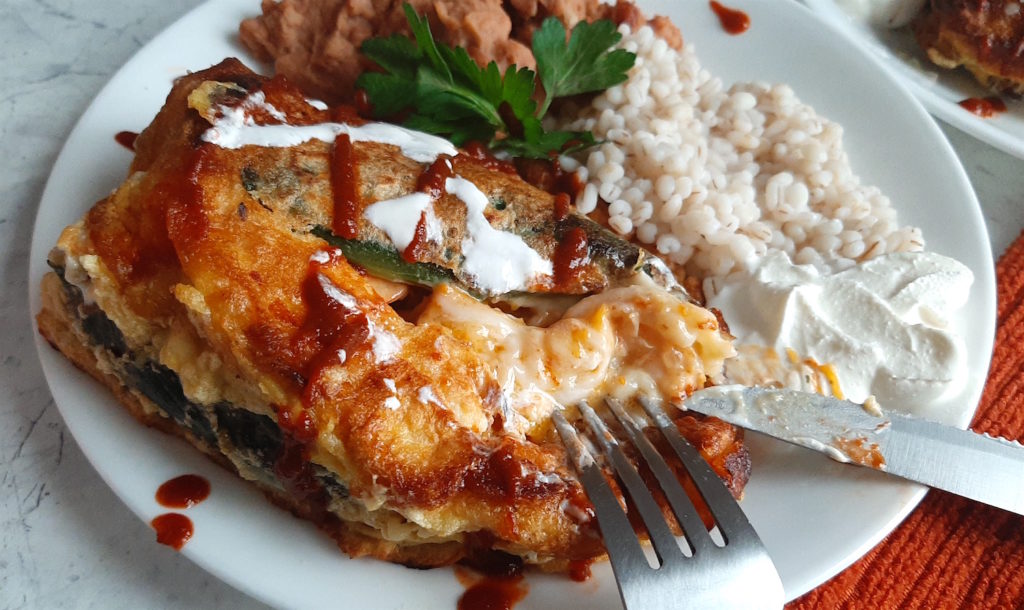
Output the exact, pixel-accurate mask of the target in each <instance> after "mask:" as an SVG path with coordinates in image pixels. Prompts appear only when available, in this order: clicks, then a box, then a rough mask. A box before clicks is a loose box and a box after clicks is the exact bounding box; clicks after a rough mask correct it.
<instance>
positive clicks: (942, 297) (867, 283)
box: [704, 252, 974, 411]
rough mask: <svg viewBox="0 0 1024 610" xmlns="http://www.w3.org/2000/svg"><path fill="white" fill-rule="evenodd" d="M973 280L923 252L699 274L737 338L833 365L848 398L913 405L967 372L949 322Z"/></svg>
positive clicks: (773, 258) (777, 262)
mask: <svg viewBox="0 0 1024 610" xmlns="http://www.w3.org/2000/svg"><path fill="white" fill-rule="evenodd" d="M973 280H974V278H973V275H972V274H971V271H970V270H969V269H967V267H965V266H964V265H963V264H961V263H959V262H958V261H955V260H953V259H951V258H947V257H944V256H941V255H938V254H934V253H929V252H902V253H895V254H888V255H885V256H879V257H877V258H874V259H871V260H869V261H866V262H864V263H861V264H859V265H857V266H855V267H851V268H849V269H846V270H843V271H840V272H837V273H829V272H823V271H820V270H818V269H817V268H815V267H813V266H811V265H794V264H793V263H791V262H790V260H789V257H788V256H786V255H785V254H783V253H777V254H772V255H769V256H768V257H766V258H765V259H763V260H762V261H761V262H760V264H759V265H758V266H757V267H756V268H754V269H753V270H751V271H746V272H738V273H733V274H730V275H729V276H727V277H726V278H713V279H709V280H707V281H706V282H705V285H704V290H705V294H706V296H707V299H708V305H709V306H711V307H717V308H719V309H721V310H722V311H723V312H725V314H726V317H727V319H728V321H729V328H730V330H731V331H732V333H733V334H734V335H735V336H736V337H737V340H738V342H740V343H753V344H762V345H768V346H771V347H773V348H775V350H776V351H778V352H780V353H785V350H786V349H787V348H791V349H793V350H794V351H795V352H796V353H797V354H799V355H800V356H801V357H810V358H814V359H815V360H816V361H818V362H820V363H823V364H824V363H831V364H832V365H833V366H834V367H835V370H836V375H837V377H838V378H839V384H840V387H841V389H842V390H843V393H844V394H845V395H846V397H847V398H848V399H850V400H853V401H855V402H863V401H864V400H866V399H867V398H868V397H869V396H871V395H874V396H875V397H877V399H878V401H879V402H880V403H881V404H882V405H884V406H885V407H886V408H888V409H894V410H901V411H907V410H911V411H913V410H914V409H915V407H919V406H923V405H925V404H926V403H928V402H929V401H931V400H934V399H936V398H938V397H940V396H941V395H943V394H944V393H946V392H947V391H950V390H953V389H954V386H955V382H956V381H957V380H958V379H962V378H963V377H965V376H964V375H962V374H959V373H961V372H962V370H963V367H964V366H965V348H964V344H963V339H962V338H961V337H959V336H956V335H955V334H954V333H952V332H950V331H949V330H947V325H948V318H949V316H951V315H952V314H953V313H954V312H955V311H957V310H958V309H960V308H961V307H962V306H963V305H964V303H965V302H966V299H967V295H968V293H969V289H970V285H971V283H972V282H973Z"/></svg>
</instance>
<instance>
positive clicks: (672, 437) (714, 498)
mask: <svg viewBox="0 0 1024 610" xmlns="http://www.w3.org/2000/svg"><path fill="white" fill-rule="evenodd" d="M640 404H641V405H643V407H644V410H645V411H647V414H648V415H649V416H650V417H651V419H652V420H653V421H654V423H655V424H656V425H657V426H658V428H659V429H661V432H662V434H664V435H665V439H666V440H667V441H668V443H669V445H671V447H672V449H673V450H674V451H675V452H676V455H678V456H679V459H680V460H682V461H683V464H684V465H685V466H686V469H687V470H688V471H689V473H690V477H691V478H692V479H693V483H694V485H696V486H697V489H698V490H699V491H700V494H701V496H702V497H703V498H704V503H705V504H706V505H707V507H708V509H709V510H710V511H711V514H712V516H714V518H715V522H716V523H717V525H718V530H719V531H720V532H721V533H722V537H723V538H724V539H725V542H726V543H727V544H731V543H733V542H734V541H736V542H739V541H742V540H744V539H747V540H750V539H756V536H751V535H749V534H752V533H753V526H751V525H750V521H749V520H748V519H747V516H746V515H745V514H744V513H743V510H742V509H741V508H740V507H739V504H738V503H737V502H736V499H735V498H733V497H732V493H730V492H729V490H728V488H726V486H725V485H722V483H721V479H719V477H718V475H717V474H715V472H714V471H713V470H711V466H709V465H708V463H707V462H706V461H704V458H702V457H701V455H700V453H698V452H697V450H696V449H695V448H694V447H693V445H691V444H690V443H689V442H687V441H686V439H684V438H683V437H682V435H680V434H679V429H678V428H677V427H676V425H675V424H674V423H673V422H672V420H671V419H669V417H668V415H666V414H665V411H664V410H663V409H662V408H661V406H659V405H658V404H657V403H656V402H655V401H653V400H650V399H648V398H640Z"/></svg>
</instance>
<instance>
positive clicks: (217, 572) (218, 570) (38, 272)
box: [28, 0, 995, 603]
mask: <svg viewBox="0 0 1024 610" xmlns="http://www.w3.org/2000/svg"><path fill="white" fill-rule="evenodd" d="M747 2H748V3H761V4H770V1H769V0H747ZM238 3H239V0H207V1H206V2H204V3H202V4H200V5H199V6H196V7H195V8H193V9H191V10H190V11H188V12H186V13H185V14H183V15H182V16H181V17H179V18H178V19H177V20H175V21H174V22H173V23H172V24H170V25H168V26H167V27H166V28H164V29H163V30H162V31H161V32H160V33H159V34H157V35H156V36H154V37H153V38H152V39H151V40H150V41H149V42H147V44H146V45H144V46H143V47H142V48H141V49H139V50H138V51H136V53H135V54H134V55H133V56H132V57H131V58H130V59H128V60H127V61H126V62H125V63H124V64H123V65H121V66H120V67H119V68H118V69H117V70H116V71H115V72H114V73H113V74H112V75H111V77H110V79H108V81H107V82H106V83H105V84H104V85H103V87H102V88H101V89H100V90H99V92H98V93H97V94H96V96H95V97H94V98H93V100H92V101H91V102H90V103H89V105H88V107H87V108H86V109H85V111H84V112H83V113H82V115H81V117H80V118H79V119H78V121H77V122H76V124H75V126H74V128H73V129H72V130H71V131H70V132H69V135H68V137H67V139H66V140H65V144H64V146H63V147H62V149H61V152H60V154H59V155H58V156H57V158H56V160H55V162H54V165H53V169H52V170H51V173H50V176H49V177H48V179H47V182H46V186H45V188H44V190H43V193H42V196H41V198H40V205H39V208H38V209H37V213H36V219H35V222H34V225H33V234H32V235H33V238H32V246H31V249H30V252H31V253H35V252H36V250H37V249H38V248H37V244H36V241H37V236H38V235H39V232H40V224H41V223H42V222H44V219H43V218H42V216H43V214H42V212H43V205H42V204H43V203H44V202H46V201H48V200H49V199H50V198H52V197H55V196H57V195H56V194H53V193H51V190H54V191H56V190H57V189H58V188H59V186H58V185H57V184H56V183H55V180H54V176H55V175H56V174H57V173H58V172H57V170H58V168H60V167H61V166H62V164H65V163H68V162H69V160H68V159H67V158H66V157H67V156H68V155H69V154H70V153H69V152H68V151H69V142H71V141H72V140H73V139H75V138H76V137H79V133H80V131H81V130H83V129H84V127H85V125H87V124H88V120H89V119H90V118H91V116H92V114H93V113H95V112H98V111H99V108H98V104H97V100H98V99H99V98H100V97H101V96H102V95H103V94H104V93H105V92H106V91H107V90H108V89H109V88H110V87H111V85H112V84H113V83H115V82H116V81H117V80H118V79H119V77H120V76H121V75H122V74H123V73H125V72H127V71H128V70H129V69H130V68H131V67H132V65H133V64H134V62H135V61H136V59H137V58H138V57H139V55H140V54H141V53H142V52H143V51H144V50H145V49H147V48H149V47H151V46H153V45H155V44H157V43H158V41H161V40H163V39H164V38H165V37H170V36H171V35H172V33H174V32H175V31H176V30H177V29H178V28H180V27H181V24H182V23H183V22H186V21H189V20H191V19H194V18H196V15H200V14H202V13H203V12H205V11H209V10H212V9H213V8H214V7H218V6H222V5H223V6H233V5H235V4H238ZM641 4H648V3H647V2H643V1H641ZM791 4H793V5H795V6H800V7H801V8H802V9H803V10H808V11H809V9H808V7H806V6H803V5H799V4H796V3H791ZM865 55H867V56H870V57H871V58H872V59H874V60H875V61H876V63H879V61H878V59H877V58H875V57H874V54H872V53H866V52H865ZM889 80H890V81H891V84H893V85H894V86H896V87H898V88H903V89H904V90H906V85H905V83H903V82H900V81H899V80H898V79H895V77H893V76H892V75H891V74H890V75H889ZM912 99H915V100H916V97H915V98H912ZM915 103H917V104H918V108H919V109H920V111H921V114H922V115H923V116H924V118H925V119H927V121H929V122H930V123H931V127H932V129H934V131H935V133H936V134H938V139H939V141H941V142H942V143H944V144H945V147H946V148H947V149H948V154H949V155H950V156H951V158H952V159H953V160H954V161H955V165H956V169H957V170H958V171H959V173H960V174H962V180H964V181H965V182H966V184H967V185H968V186H969V185H970V181H969V179H968V178H967V175H966V171H965V170H964V168H963V165H962V163H961V162H960V160H959V158H958V157H957V156H956V154H955V152H954V151H953V150H952V147H951V145H950V144H949V142H948V140H946V138H945V136H944V135H942V134H941V131H940V130H939V128H938V126H937V125H936V124H935V123H934V121H933V120H932V118H931V117H930V116H929V115H928V114H927V113H926V112H925V111H924V109H923V108H921V107H920V103H919V102H917V101H915ZM970 192H971V195H972V197H971V203H972V204H973V205H972V209H973V211H974V212H975V213H977V215H978V216H979V218H980V215H981V211H980V204H979V203H978V201H977V198H976V196H975V195H974V191H973V188H971V189H970ZM981 229H982V231H983V232H984V233H985V234H984V237H985V244H990V242H989V241H988V236H987V231H986V229H985V225H984V222H983V221H982V222H981ZM985 254H986V256H987V260H988V264H989V267H990V270H989V274H990V275H992V281H991V282H989V285H990V288H991V290H990V293H991V295H988V294H986V295H983V296H985V297H986V298H989V300H991V302H992V303H993V304H994V302H995V301H994V296H995V282H994V271H991V266H992V265H991V264H992V253H991V248H990V246H989V247H986V248H985ZM36 258H37V257H35V256H31V257H30V260H29V270H28V272H29V283H28V289H29V303H30V311H31V312H33V315H34V313H35V312H37V311H38V309H39V304H40V298H39V294H38V290H37V287H38V279H39V278H40V277H41V276H42V272H43V271H45V267H46V265H45V260H38V261H37V260H36ZM988 315H989V316H990V317H991V319H992V324H990V325H989V328H990V329H991V333H990V334H991V335H992V338H993V339H994V332H995V324H994V322H995V308H994V305H993V307H992V311H991V312H990V313H989V314H988ZM35 338H36V347H37V352H38V355H39V358H40V361H41V364H42V367H43V371H44V375H45V376H46V381H47V385H48V386H50V387H51V392H53V389H52V386H51V375H52V374H54V369H55V367H54V366H53V361H55V360H59V359H60V356H59V355H57V354H55V353H52V352H53V350H52V349H51V348H50V346H49V344H47V343H46V341H45V340H43V339H42V337H41V336H40V335H39V334H38V333H36V337H35ZM988 345H989V356H990V355H991V345H992V339H989V340H988ZM48 360H51V361H50V362H48ZM62 364H65V363H61V364H57V365H56V367H57V368H59V367H60V366H61V365H62ZM985 376H987V370H986V372H985ZM84 379H86V380H89V379H90V378H88V377H84ZM982 389H983V384H982V386H981V387H979V388H978V390H977V392H976V394H977V398H978V399H979V400H980V395H981V391H982ZM104 391H105V390H104ZM57 406H58V409H59V410H60V411H61V413H62V416H63V417H64V419H65V422H66V421H67V417H66V416H64V410H65V408H66V407H62V406H61V404H60V403H58V404H57ZM118 408H120V407H119V406H118ZM976 408H977V401H975V407H974V409H973V410H972V413H973V411H974V410H976ZM968 419H969V417H968ZM136 425H137V424H136ZM68 428H69V430H70V431H71V432H72V434H74V430H73V429H71V427H70V426H68ZM80 445H81V444H80ZM82 450H83V452H84V453H85V455H86V457H87V458H88V459H89V461H90V464H91V465H92V467H93V468H94V469H95V470H96V471H97V472H98V473H99V474H100V476H101V478H103V480H104V482H105V483H106V484H107V486H108V487H110V488H111V490H113V491H114V493H115V494H116V495H117V496H118V498H119V499H120V500H121V501H122V502H123V503H125V504H126V505H127V506H128V507H129V508H130V509H131V510H132V511H133V512H134V513H136V515H137V516H138V517H139V518H141V519H142V520H143V521H146V520H147V518H146V517H145V516H144V515H143V514H142V513H141V512H140V511H139V510H137V507H136V505H135V504H134V503H133V502H131V501H129V499H128V498H126V497H125V495H124V494H123V493H122V491H121V490H120V489H119V488H118V487H117V486H116V485H115V484H113V482H112V481H111V480H109V479H108V474H107V473H106V472H105V471H104V469H102V468H100V467H99V465H98V464H97V462H96V460H95V459H94V456H93V455H92V453H91V452H90V451H89V449H88V448H87V447H86V446H84V445H83V446H82ZM905 485H907V486H909V487H904V488H903V489H904V490H905V492H906V493H908V494H909V495H908V500H907V501H905V502H904V505H903V509H902V510H901V511H897V512H896V513H894V514H893V515H892V516H891V518H890V519H889V521H888V524H887V525H886V526H885V527H883V528H881V529H879V530H878V531H876V532H875V533H874V534H875V535H873V536H869V537H867V538H865V539H864V541H863V543H862V544H861V545H860V546H859V547H858V550H856V551H855V552H853V553H851V554H850V556H849V557H848V558H847V559H848V561H846V562H844V563H843V564H842V565H841V566H839V567H838V568H837V569H835V570H833V571H831V572H830V573H827V574H826V573H822V574H823V576H822V577H821V578H820V579H818V581H817V582H816V583H815V584H812V585H811V586H807V587H801V588H798V589H797V590H795V591H791V590H790V589H789V588H787V599H795V598H796V597H799V596H800V595H803V594H804V593H806V592H807V591H809V590H811V589H812V588H814V587H816V586H818V585H820V584H821V583H823V582H825V581H827V580H828V579H829V578H831V577H832V576H834V575H835V574H836V573H838V572H840V571H842V570H843V569H845V567H847V566H848V565H849V564H850V563H852V562H853V561H855V560H856V559H858V558H859V557H861V556H862V555H863V554H864V553H865V552H867V550H869V549H870V548H872V547H874V546H875V545H876V544H877V543H878V542H879V541H880V540H881V539H882V538H884V537H885V536H886V535H887V534H888V533H889V532H891V531H892V529H894V528H895V527H896V526H898V524H899V523H900V522H901V521H902V520H903V519H904V518H905V517H906V516H907V515H908V514H909V513H910V512H911V511H912V510H913V509H914V508H915V507H916V506H917V504H918V502H919V501H920V500H921V498H923V496H924V494H925V491H926V488H924V487H923V486H918V485H914V484H910V483H907V484H905ZM191 551H192V549H190V547H188V546H186V548H185V550H184V551H183V554H185V555H186V556H187V557H189V559H190V560H192V561H194V562H195V563H197V564H198V565H200V566H201V567H202V568H203V569H205V570H206V571H207V572H209V573H211V574H212V575H214V576H215V577H217V578H219V579H221V580H223V581H225V582H227V583H229V584H230V585H232V586H234V587H235V588H237V589H239V590H241V591H243V592H245V593H247V594H249V595H251V596H253V597H255V598H257V599H262V600H265V601H272V602H274V603H280V600H279V599H277V598H274V597H267V596H266V595H265V594H263V592H262V591H261V590H259V589H257V588H254V587H252V586H251V584H250V583H247V582H245V579H239V578H237V575H232V574H229V573H227V572H226V571H225V570H224V569H223V568H222V566H219V565H215V564H211V563H210V562H209V561H206V560H204V558H203V557H201V556H198V555H197V554H195V553H193V552H191Z"/></svg>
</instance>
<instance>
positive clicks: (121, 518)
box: [0, 0, 1024, 609]
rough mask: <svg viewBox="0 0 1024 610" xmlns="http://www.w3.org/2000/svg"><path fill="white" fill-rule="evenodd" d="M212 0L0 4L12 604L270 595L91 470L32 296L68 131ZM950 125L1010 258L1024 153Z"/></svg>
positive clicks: (188, 603) (150, 603)
mask: <svg viewBox="0 0 1024 610" xmlns="http://www.w3.org/2000/svg"><path fill="white" fill-rule="evenodd" d="M198 3H199V2H198V1H197V0H185V1H179V2H160V1H156V0H114V1H108V2H94V1H90V0H49V1H45V0H7V1H6V2H3V3H0V164H2V166H3V171H2V172H0V249H2V254H0V260H2V261H3V263H2V266H0V274H2V286H3V291H2V293H0V320H2V327H0V388H2V389H3V391H2V392H0V609H13V608H69V607H73V608H197V607H218V608H236V607H238V608H241V607H245V608H252V607H258V606H259V605H260V604H258V603H257V602H255V601H253V600H252V599H250V598H248V597H246V596H244V595H243V594H241V593H239V592H237V591H235V590H234V589H232V588H230V587H229V586H227V585H225V584H223V583H221V582H220V581H218V580H217V579H215V578H213V577H211V576H209V575H207V574H206V573H205V572H203V571H202V570H201V569H200V568H198V567H197V566H195V565H193V564H192V563H190V562H189V561H188V560H186V559H185V558H183V557H181V556H179V555H178V554H177V553H175V552H174V551H172V550H170V549H169V548H167V547H163V546H161V545H158V544H156V543H155V542H154V540H153V534H152V531H151V530H150V529H149V527H148V525H146V524H144V523H142V522H141V521H139V520H138V519H137V518H136V517H135V516H134V515H133V514H132V513H131V512H129V510H128V509H127V508H126V507H125V506H123V505H122V504H121V503H120V501H119V500H118V499H117V498H116V497H115V496H114V494H113V493H112V492H111V491H110V490H109V489H108V488H107V487H106V486H105V485H104V483H103V481H102V480H101V479H100V477H99V476H98V475H97V474H96V472H95V471H94V470H93V469H92V467H91V466H89V464H88V462H87V461H86V459H85V457H84V456H83V455H82V453H81V451H80V450H79V449H78V447H77V445H76V444H75V441H74V439H73V438H72V437H71V435H70V433H69V432H68V431H67V430H66V429H65V427H64V424H63V422H62V420H61V418H60V414H59V413H58V412H57V410H56V408H55V407H54V404H53V400H52V399H51V397H50V393H49V391H48V390H47V387H46V384H45V382H44V380H43V376H42V371H41V369H40V367H39V364H38V362H37V361H36V356H35V350H34V346H33V333H34V326H33V323H32V319H31V312H29V311H28V304H27V294H28V290H29V287H28V286H27V285H26V283H27V279H26V274H27V268H28V260H27V257H28V251H29V240H30V237H31V233H32V224H33V220H34V218H35V212H36V207H37V205H38V201H39V197H40V195H41V194H42V190H43V185H44V184H45V182H46V178H47V175H48V173H49V170H50V166H51V164H52V163H53V161H54V159H55V158H56V156H57V153H58V152H59V151H60V148H61V145H62V143H63V141H64V138H65V137H66V136H67V134H68V133H69V131H70V130H71V127H72V126H73V125H74V123H75V121H76V120H77V119H78V117H79V115H80V114H81V113H82V111H83V110H84V109H85V108H86V106H87V105H88V103H89V101H90V100H91V99H92V97H93V96H94V95H95V94H96V93H97V92H98V91H99V90H100V88H101V87H102V86H103V84H104V83H105V82H106V80H107V79H108V78H109V76H110V75H111V74H112V73H113V72H114V70H116V69H117V67H118V66H120V65H121V64H122V63H124V62H125V61H126V60H127V59H128V58H129V57H131V56H132V54H133V53H134V52H135V51H136V50H137V49H138V48H139V47H140V46H142V44H144V42H145V41H146V40H148V39H149V38H150V37H152V36H153V35H154V34H156V33H157V32H159V31H160V30H162V29H163V28H164V27H166V26H167V25H169V24H170V23H171V22H173V21H174V20H175V19H176V18H177V17H178V16H180V15H182V14H184V12H186V11H187V10H188V9H189V8H191V7H192V6H194V5H196V4H198ZM253 4H254V7H255V6H256V5H257V4H258V3H257V2H256V0H253ZM254 10H255V8H254ZM943 128H944V130H945V132H946V134H947V135H948V136H949V139H950V141H951V142H952V143H953V146H954V147H955V149H956V151H957V153H958V154H959V155H960V158H961V160H962V161H963V163H964V166H965V167H966V168H967V171H968V173H969V174H970V177H971V180H972V182H973V183H974V186H975V188H976V190H977V193H978V198H979V199H980V200H981V204H982V207H983V209H984V213H985V218H986V221H987V223H988V228H989V232H990V234H991V238H992V250H993V253H994V255H995V256H996V257H998V256H999V255H1000V254H1001V253H1002V252H1003V251H1004V250H1005V249H1006V247H1007V246H1008V245H1009V244H1010V243H1011V241H1012V240H1013V239H1014V238H1015V237H1016V236H1017V235H1018V234H1019V233H1020V232H1021V229H1022V228H1024V161H1021V160H1019V159H1015V158H1013V157H1010V156H1008V155H1006V154H1004V153H1002V152H999V151H997V150H995V149H994V148H992V147H990V146H988V145H986V144H984V143H981V142H978V141H976V140H974V139H972V138H971V137H969V136H967V135H965V134H963V133H961V132H959V131H957V130H955V129H953V128H949V127H946V126H943Z"/></svg>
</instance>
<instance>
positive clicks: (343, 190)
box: [331, 133, 359, 239]
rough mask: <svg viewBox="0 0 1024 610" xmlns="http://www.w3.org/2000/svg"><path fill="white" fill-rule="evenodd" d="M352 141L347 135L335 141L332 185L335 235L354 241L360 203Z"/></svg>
mask: <svg viewBox="0 0 1024 610" xmlns="http://www.w3.org/2000/svg"><path fill="white" fill-rule="evenodd" d="M353 156H354V155H353V151H352V139H351V138H349V137H348V134H347V133H343V134H339V135H338V137H337V138H335V139H334V151H333V154H332V158H331V185H332V188H333V189H334V220H333V223H332V228H333V230H334V234H335V235H337V236H339V237H343V238H345V239H354V238H355V237H356V235H357V231H358V229H359V224H358V220H359V219H358V215H359V201H358V193H357V192H356V189H357V186H358V185H357V181H358V178H357V173H356V172H357V168H356V163H355V159H354V158H353Z"/></svg>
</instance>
